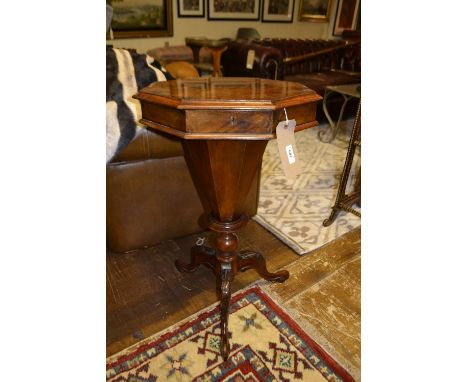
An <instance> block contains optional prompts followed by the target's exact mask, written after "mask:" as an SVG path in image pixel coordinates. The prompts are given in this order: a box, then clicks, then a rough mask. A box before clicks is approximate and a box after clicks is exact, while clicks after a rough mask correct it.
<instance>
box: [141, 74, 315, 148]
mask: <svg viewBox="0 0 468 382" xmlns="http://www.w3.org/2000/svg"><path fill="white" fill-rule="evenodd" d="M135 98H137V99H139V100H140V102H141V106H142V115H143V119H142V122H143V123H144V124H145V125H147V126H149V127H150V128H153V129H156V130H159V131H163V132H165V133H169V134H172V135H175V136H178V137H180V138H184V139H249V140H258V139H266V140H268V139H273V138H275V133H274V132H275V127H276V125H277V124H278V122H279V121H281V120H285V118H286V115H285V110H286V112H287V114H288V118H289V119H296V125H297V126H296V131H300V130H303V129H305V128H308V127H312V126H315V125H317V121H316V120H315V112H316V103H317V101H319V100H321V99H322V98H321V97H320V96H319V95H318V94H317V93H316V92H315V91H313V90H311V89H309V88H307V87H306V86H304V85H302V84H300V83H296V82H287V81H276V80H267V79H259V78H235V77H222V78H196V79H195V78H193V79H178V80H172V81H166V82H157V83H154V84H152V85H150V86H148V87H146V88H144V89H142V90H140V92H139V93H138V94H137V95H136V96H135Z"/></svg>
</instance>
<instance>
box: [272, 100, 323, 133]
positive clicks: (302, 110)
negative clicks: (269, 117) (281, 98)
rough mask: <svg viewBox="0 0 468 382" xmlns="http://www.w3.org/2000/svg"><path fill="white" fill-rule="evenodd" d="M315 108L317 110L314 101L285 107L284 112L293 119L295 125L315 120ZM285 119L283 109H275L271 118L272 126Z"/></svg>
mask: <svg viewBox="0 0 468 382" xmlns="http://www.w3.org/2000/svg"><path fill="white" fill-rule="evenodd" d="M316 110H317V103H316V102H311V103H305V104H303V105H299V106H292V107H287V108H286V112H287V113H288V118H289V119H295V120H296V126H299V125H302V124H304V123H309V122H313V121H315V115H316ZM285 119H286V118H285V115H284V109H278V110H276V111H275V115H274V118H273V120H274V121H273V123H274V126H275V127H276V125H277V124H278V123H279V122H281V121H284V120H285Z"/></svg>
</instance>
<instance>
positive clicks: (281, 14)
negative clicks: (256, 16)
mask: <svg viewBox="0 0 468 382" xmlns="http://www.w3.org/2000/svg"><path fill="white" fill-rule="evenodd" d="M293 15H294V0H263V9H262V22H265V23H292V21H293Z"/></svg>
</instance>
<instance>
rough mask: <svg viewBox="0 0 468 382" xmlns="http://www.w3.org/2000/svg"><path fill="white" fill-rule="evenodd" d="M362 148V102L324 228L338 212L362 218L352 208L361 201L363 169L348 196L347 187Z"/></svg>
mask: <svg viewBox="0 0 468 382" xmlns="http://www.w3.org/2000/svg"><path fill="white" fill-rule="evenodd" d="M358 146H359V147H360V146H361V102H359V106H358V111H357V114H356V118H355V119H354V125H353V131H352V133H351V138H350V140H349V145H348V152H347V154H346V160H345V164H344V168H343V172H342V174H341V179H340V184H339V186H338V194H337V195H336V200H335V204H334V205H333V207H332V211H331V213H330V216H329V217H328V218H327V219H325V220H324V221H323V225H324V227H328V226H329V225H330V224H332V223H333V222H334V221H335V219H336V217H337V215H338V212H339V211H341V210H343V211H346V212H350V213H352V214H354V215H356V216H359V217H361V213H360V212H359V211H356V210H355V209H354V208H353V207H352V206H353V204H355V203H359V202H360V200H361V181H360V178H361V169H360V168H359V172H358V177H357V181H356V183H355V187H354V190H353V192H351V193H350V194H348V195H346V185H347V184H348V178H349V173H350V171H351V166H352V164H353V159H354V153H355V152H356V148H357V147H358Z"/></svg>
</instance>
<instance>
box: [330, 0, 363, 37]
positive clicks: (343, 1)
mask: <svg viewBox="0 0 468 382" xmlns="http://www.w3.org/2000/svg"><path fill="white" fill-rule="evenodd" d="M360 5H361V1H360V0H339V1H338V6H337V9H336V16H335V24H334V26H333V35H334V36H341V35H342V34H343V31H344V30H352V31H355V30H356V29H357V26H358V21H359V16H360V9H361V8H360Z"/></svg>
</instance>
